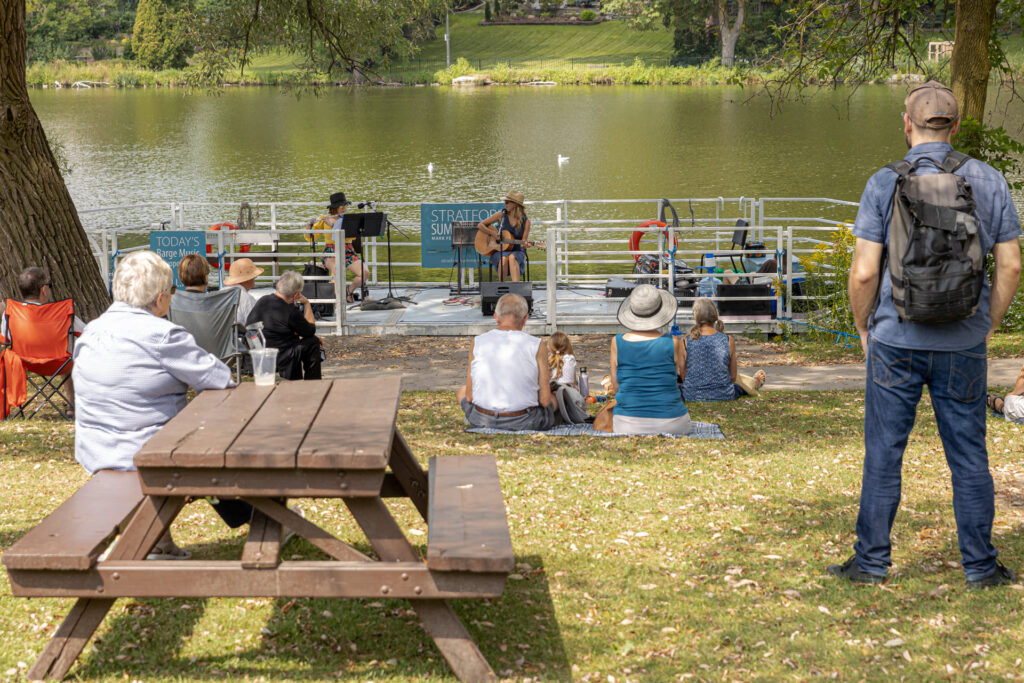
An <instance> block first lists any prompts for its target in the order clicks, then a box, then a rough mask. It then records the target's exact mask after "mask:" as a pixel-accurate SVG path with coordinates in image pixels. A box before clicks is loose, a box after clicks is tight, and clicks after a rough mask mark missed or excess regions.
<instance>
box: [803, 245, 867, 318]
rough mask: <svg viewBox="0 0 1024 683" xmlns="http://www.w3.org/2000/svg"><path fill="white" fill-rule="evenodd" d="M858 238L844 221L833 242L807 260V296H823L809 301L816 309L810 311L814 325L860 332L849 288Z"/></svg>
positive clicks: (823, 246)
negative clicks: (851, 303) (854, 320)
mask: <svg viewBox="0 0 1024 683" xmlns="http://www.w3.org/2000/svg"><path fill="white" fill-rule="evenodd" d="M854 242H855V239H854V236H853V231H852V230H851V229H850V226H849V225H844V226H842V227H841V228H839V230H837V231H836V232H834V233H832V234H831V243H830V244H829V243H824V244H819V245H818V246H817V247H815V249H814V253H813V254H811V255H810V257H809V258H808V259H807V260H806V261H805V263H804V266H805V269H806V271H807V277H806V278H805V279H804V291H805V293H806V294H807V296H813V297H819V298H818V299H817V300H816V301H810V302H807V303H808V304H810V308H811V309H812V310H810V311H808V313H807V321H808V322H809V323H811V324H812V325H817V326H818V327H823V328H825V329H826V330H832V331H834V332H846V333H848V334H854V335H855V334H857V328H856V326H855V325H854V324H853V312H852V311H851V310H850V296H849V292H848V290H847V281H848V280H849V278H850V266H851V264H852V263H853V245H854ZM812 336H813V333H812ZM827 336H829V338H831V336H832V335H827Z"/></svg>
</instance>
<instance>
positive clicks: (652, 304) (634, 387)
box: [611, 285, 690, 434]
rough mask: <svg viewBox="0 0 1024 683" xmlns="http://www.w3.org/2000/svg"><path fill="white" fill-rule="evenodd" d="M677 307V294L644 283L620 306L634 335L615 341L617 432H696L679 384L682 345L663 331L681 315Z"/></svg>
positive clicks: (614, 423)
mask: <svg viewBox="0 0 1024 683" xmlns="http://www.w3.org/2000/svg"><path fill="white" fill-rule="evenodd" d="M676 306H677V304H676V299H675V297H674V296H672V294H671V293H669V292H666V291H663V290H660V289H656V288H655V287H653V286H651V285H639V286H638V287H637V288H636V289H634V290H633V293H632V294H630V296H629V298H628V299H626V300H625V301H623V302H622V305H621V306H619V313H618V319H619V322H620V323H622V325H623V326H625V327H626V328H627V329H628V330H629V331H628V332H626V333H624V334H620V335H616V337H615V339H613V340H612V354H611V377H612V388H613V389H614V390H615V392H616V393H615V408H614V410H613V412H612V429H613V430H614V431H615V432H616V433H619V434H689V433H690V415H689V412H688V411H687V409H686V404H685V403H683V399H682V396H681V395H680V393H679V385H678V380H677V375H678V374H679V372H680V370H681V369H682V368H683V363H684V359H683V356H682V345H681V343H680V341H679V339H677V338H674V337H671V336H669V335H663V334H662V333H661V332H660V331H659V328H662V327H664V326H665V325H667V324H668V322H669V321H670V320H672V318H673V317H675V314H676Z"/></svg>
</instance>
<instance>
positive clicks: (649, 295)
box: [616, 284, 679, 332]
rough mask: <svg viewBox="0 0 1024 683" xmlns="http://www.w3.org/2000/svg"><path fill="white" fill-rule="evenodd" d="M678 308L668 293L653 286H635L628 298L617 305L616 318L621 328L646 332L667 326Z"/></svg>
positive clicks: (673, 298)
mask: <svg viewBox="0 0 1024 683" xmlns="http://www.w3.org/2000/svg"><path fill="white" fill-rule="evenodd" d="M678 307H679V304H678V303H677V302H676V298H675V297H674V296H672V294H671V293H670V292H667V291H665V290H664V289H658V288H657V287H655V286H654V285H646V284H644V285H637V287H636V289H634V290H633V292H632V293H631V294H630V295H629V298H628V299H626V300H625V301H623V302H622V303H621V304H619V312H618V313H617V314H616V317H617V318H618V319H619V322H620V323H622V325H623V327H626V328H628V329H630V330H635V331H637V332H646V331H648V330H656V329H658V328H659V327H664V326H665V325H667V324H668V323H669V321H670V320H672V319H673V318H675V317H676V309H677V308H678Z"/></svg>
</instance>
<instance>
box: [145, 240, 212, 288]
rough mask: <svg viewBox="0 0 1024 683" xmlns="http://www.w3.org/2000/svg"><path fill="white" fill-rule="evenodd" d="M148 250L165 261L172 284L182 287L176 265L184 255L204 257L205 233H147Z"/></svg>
mask: <svg viewBox="0 0 1024 683" xmlns="http://www.w3.org/2000/svg"><path fill="white" fill-rule="evenodd" d="M149 248H150V250H151V251H153V252H155V253H156V255H157V256H159V257H160V258H162V259H163V260H164V261H167V263H168V264H170V266H171V270H172V271H173V272H174V284H175V285H177V286H178V287H184V286H185V285H183V284H182V283H181V280H179V279H178V264H179V263H181V259H183V258H185V255H186V254H201V255H203V256H206V233H205V232H203V231H202V230H161V231H160V232H151V233H149Z"/></svg>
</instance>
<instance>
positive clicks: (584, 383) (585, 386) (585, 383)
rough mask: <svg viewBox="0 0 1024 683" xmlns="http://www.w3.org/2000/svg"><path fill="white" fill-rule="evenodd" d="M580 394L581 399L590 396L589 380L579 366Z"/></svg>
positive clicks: (584, 369)
mask: <svg viewBox="0 0 1024 683" xmlns="http://www.w3.org/2000/svg"><path fill="white" fill-rule="evenodd" d="M580 394H582V395H583V398H586V397H587V396H590V378H589V377H587V369H586V368H585V367H583V366H580Z"/></svg>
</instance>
